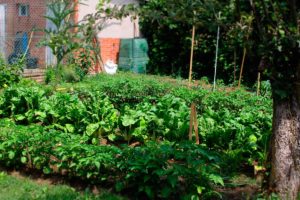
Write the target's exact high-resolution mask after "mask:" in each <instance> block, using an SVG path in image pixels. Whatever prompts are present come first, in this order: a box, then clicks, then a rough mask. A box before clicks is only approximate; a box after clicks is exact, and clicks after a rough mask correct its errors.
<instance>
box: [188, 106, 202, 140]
mask: <svg viewBox="0 0 300 200" xmlns="http://www.w3.org/2000/svg"><path fill="white" fill-rule="evenodd" d="M193 129H194V131H195V137H196V144H200V140H199V131H198V120H197V110H196V105H195V103H192V105H191V116H190V129H189V140H192V138H193Z"/></svg>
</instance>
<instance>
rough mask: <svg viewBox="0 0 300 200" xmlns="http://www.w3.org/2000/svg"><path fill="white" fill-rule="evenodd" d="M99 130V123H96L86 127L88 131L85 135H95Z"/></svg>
mask: <svg viewBox="0 0 300 200" xmlns="http://www.w3.org/2000/svg"><path fill="white" fill-rule="evenodd" d="M98 128H99V123H95V124H89V125H88V126H87V127H86V131H85V133H86V134H87V135H88V136H91V135H93V134H94V133H95V132H96V131H97V130H98Z"/></svg>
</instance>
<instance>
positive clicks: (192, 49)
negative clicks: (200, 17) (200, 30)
mask: <svg viewBox="0 0 300 200" xmlns="http://www.w3.org/2000/svg"><path fill="white" fill-rule="evenodd" d="M195 31H196V27H195V26H193V30H192V44H191V58H190V71H189V87H190V86H191V83H192V73H193V57H194V43H195Z"/></svg>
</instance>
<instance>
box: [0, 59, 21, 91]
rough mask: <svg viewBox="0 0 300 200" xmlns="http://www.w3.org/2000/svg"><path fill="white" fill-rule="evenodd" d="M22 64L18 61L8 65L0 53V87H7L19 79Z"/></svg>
mask: <svg viewBox="0 0 300 200" xmlns="http://www.w3.org/2000/svg"><path fill="white" fill-rule="evenodd" d="M22 73H23V65H22V64H21V63H19V62H17V63H15V64H12V65H8V64H7V63H6V62H5V60H4V59H3V58H2V56H1V55H0V88H3V87H7V86H8V85H11V84H13V83H18V82H19V81H20V80H21V76H22Z"/></svg>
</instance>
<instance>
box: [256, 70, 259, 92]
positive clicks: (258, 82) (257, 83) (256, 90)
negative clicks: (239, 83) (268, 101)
mask: <svg viewBox="0 0 300 200" xmlns="http://www.w3.org/2000/svg"><path fill="white" fill-rule="evenodd" d="M259 93H260V72H258V75H257V90H256V95H257V96H259Z"/></svg>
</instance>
